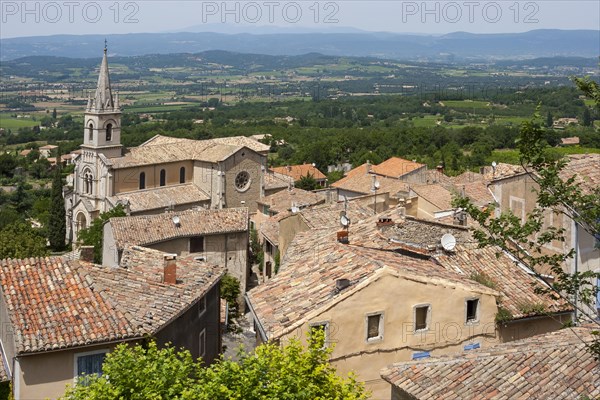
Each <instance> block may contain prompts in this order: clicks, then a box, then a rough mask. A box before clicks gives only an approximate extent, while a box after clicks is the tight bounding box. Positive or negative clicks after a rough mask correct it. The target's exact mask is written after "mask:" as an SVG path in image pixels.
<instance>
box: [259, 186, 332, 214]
mask: <svg viewBox="0 0 600 400" xmlns="http://www.w3.org/2000/svg"><path fill="white" fill-rule="evenodd" d="M324 202H325V197H324V196H323V195H322V194H317V193H313V192H309V191H306V190H302V189H299V188H292V189H290V190H286V189H284V190H280V191H279V192H277V193H273V194H272V195H269V196H267V197H263V198H262V199H261V200H259V201H258V203H259V204H264V205H267V206H269V210H270V211H272V212H274V213H280V212H282V211H286V210H289V209H290V208H291V207H292V204H295V205H296V207H298V208H304V207H307V206H312V205H316V204H321V203H324Z"/></svg>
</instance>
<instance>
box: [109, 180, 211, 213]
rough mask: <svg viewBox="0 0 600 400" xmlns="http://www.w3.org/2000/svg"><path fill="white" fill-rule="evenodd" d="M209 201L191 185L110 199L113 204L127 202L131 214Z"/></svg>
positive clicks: (156, 189)
mask: <svg viewBox="0 0 600 400" xmlns="http://www.w3.org/2000/svg"><path fill="white" fill-rule="evenodd" d="M209 200H210V197H209V196H208V195H207V194H206V193H204V192H203V191H202V190H200V188H198V187H197V186H196V185H194V184H193V183H187V184H183V185H174V186H163V187H158V188H152V189H143V190H136V191H133V192H126V193H118V194H116V195H115V196H112V197H110V201H111V203H113V204H117V203H118V202H121V203H126V202H127V201H129V209H130V210H131V212H132V213H136V212H141V211H147V210H156V209H160V208H166V207H169V206H172V205H174V204H176V205H184V204H194V203H202V202H207V201H209Z"/></svg>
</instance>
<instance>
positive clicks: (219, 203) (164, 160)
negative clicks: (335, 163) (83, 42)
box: [64, 48, 288, 241]
mask: <svg viewBox="0 0 600 400" xmlns="http://www.w3.org/2000/svg"><path fill="white" fill-rule="evenodd" d="M84 124H85V125H84V132H83V135H84V141H83V145H81V151H80V154H78V155H77V156H76V157H75V158H74V159H73V163H74V164H75V171H74V175H73V177H72V180H71V182H72V186H67V187H66V188H65V193H64V194H65V207H66V210H67V239H68V240H69V241H76V240H77V232H78V231H79V230H81V229H83V228H86V227H88V226H89V224H90V223H91V221H92V220H93V219H95V218H97V217H98V216H99V215H100V213H103V212H106V211H109V210H111V209H112V208H114V207H116V206H117V205H118V204H122V205H123V207H124V208H125V210H126V212H127V214H128V215H148V214H160V213H164V212H165V211H181V210H188V209H194V208H196V209H197V208H199V207H201V208H205V209H221V208H229V207H248V208H249V211H250V212H254V211H255V210H256V207H257V203H256V202H257V201H258V200H259V199H260V198H262V197H263V196H264V195H265V190H267V191H268V192H271V193H272V192H273V190H280V189H283V188H286V187H287V186H288V182H286V181H283V180H282V181H281V182H279V180H278V179H277V178H276V177H274V176H272V175H273V174H272V173H269V172H268V171H267V154H268V151H269V146H268V145H265V144H262V143H260V142H258V141H255V140H253V139H251V138H247V137H244V136H237V137H226V138H216V139H209V140H191V139H179V138H172V137H166V136H161V135H157V136H154V137H153V138H151V139H149V140H148V141H146V142H144V143H142V144H141V145H139V146H137V147H134V148H127V149H126V148H124V147H123V146H122V145H121V109H120V105H119V97H118V93H116V94H115V95H113V91H112V88H111V83H110V74H109V68H108V58H107V50H106V48H105V49H104V57H103V59H102V63H101V65H100V76H99V77H98V85H97V88H96V92H95V95H94V96H93V97H92V96H90V97H89V98H88V102H87V106H86V109H85V114H84Z"/></svg>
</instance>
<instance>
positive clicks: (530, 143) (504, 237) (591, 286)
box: [455, 79, 600, 319]
mask: <svg viewBox="0 0 600 400" xmlns="http://www.w3.org/2000/svg"><path fill="white" fill-rule="evenodd" d="M576 82H577V83H578V85H580V87H582V88H583V89H584V90H585V92H586V94H587V95H589V96H590V97H593V98H594V99H595V100H596V101H597V102H598V101H600V93H599V91H598V84H597V83H595V82H593V81H589V80H585V79H584V80H576ZM517 147H518V150H519V153H520V163H521V165H522V167H523V168H524V169H525V171H526V172H527V173H528V175H529V177H530V178H531V179H532V180H533V181H534V182H535V184H536V187H537V189H536V192H537V204H536V206H535V208H534V209H533V210H532V211H531V212H530V213H529V214H528V215H527V218H526V220H525V221H524V222H522V221H521V218H519V217H517V216H515V215H514V214H512V213H511V212H503V213H501V214H500V215H499V216H497V217H493V215H494V207H489V208H487V209H484V210H480V209H479V208H478V207H476V206H474V205H473V204H471V202H470V201H469V200H468V199H465V198H460V199H456V200H455V205H457V206H458V207H460V208H463V209H465V210H466V211H467V212H468V214H469V215H470V216H471V217H472V218H473V219H474V220H475V221H476V222H477V223H478V224H479V226H480V227H479V229H477V230H476V231H475V232H474V236H475V238H476V239H477V240H478V242H479V246H480V247H484V246H490V245H495V246H499V247H500V248H502V249H504V250H507V251H509V252H511V253H512V254H513V255H515V257H517V258H518V259H520V260H521V261H523V262H525V263H526V264H528V265H529V267H530V268H531V269H532V270H533V271H534V273H536V275H537V276H538V277H540V278H541V274H540V273H539V271H540V270H541V268H542V267H548V268H550V270H551V271H552V274H553V275H554V283H553V284H552V285H551V286H549V287H538V288H537V290H538V291H539V292H542V293H546V294H548V295H551V296H563V297H565V298H566V299H567V300H569V301H571V304H572V305H573V306H574V307H576V308H577V309H579V310H580V311H581V312H582V313H584V314H585V312H586V311H585V310H584V309H580V307H579V303H580V302H581V303H583V304H586V305H590V304H591V303H592V301H593V300H592V299H593V298H594V296H595V295H596V293H597V291H598V288H597V287H596V286H595V282H596V280H597V279H598V278H599V277H600V274H599V273H595V272H593V271H583V272H582V271H577V272H575V273H572V274H570V273H568V272H566V271H565V270H564V269H563V266H564V265H565V264H566V263H567V262H568V261H569V260H570V259H572V258H573V257H575V256H576V249H573V248H571V249H570V250H569V251H566V252H564V253H563V252H547V251H544V247H545V246H546V245H548V244H550V243H552V242H553V241H559V242H565V240H566V239H565V233H566V232H565V229H564V227H562V226H559V227H556V226H546V224H544V220H545V218H546V216H547V215H548V214H549V213H554V214H555V215H564V216H567V217H568V218H569V219H570V220H572V221H573V222H574V223H575V226H576V228H575V229H578V230H581V231H585V232H588V233H589V234H590V235H594V234H597V233H598V232H600V223H599V222H600V188H595V189H593V190H592V191H591V192H588V191H585V190H583V189H582V187H581V186H580V184H579V183H578V181H577V177H575V176H567V177H565V176H564V175H566V174H564V173H563V171H564V170H565V166H566V163H567V160H565V159H564V158H560V157H557V156H556V153H554V152H552V151H550V149H549V147H548V146H547V143H546V142H545V140H544V131H543V130H542V129H541V127H540V124H539V113H536V114H535V115H534V118H533V119H532V120H530V121H526V122H524V123H523V124H522V126H521V130H520V135H519V138H518V140H517ZM531 307H534V308H536V311H540V310H537V308H539V307H537V306H535V305H532V306H531ZM531 307H526V308H527V309H528V310H529V308H531ZM588 317H589V318H590V319H593V316H591V315H590V316H588Z"/></svg>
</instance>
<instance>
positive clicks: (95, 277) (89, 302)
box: [0, 248, 224, 400]
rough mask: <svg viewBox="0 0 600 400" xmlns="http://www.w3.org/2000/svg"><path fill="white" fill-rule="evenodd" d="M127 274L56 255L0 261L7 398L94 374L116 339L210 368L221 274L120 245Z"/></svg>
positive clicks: (0, 338) (41, 393)
mask: <svg viewBox="0 0 600 400" xmlns="http://www.w3.org/2000/svg"><path fill="white" fill-rule="evenodd" d="M125 252H126V254H124V258H126V259H127V260H129V261H128V262H127V268H109V267H102V266H99V265H94V264H91V263H88V262H85V261H81V260H80V261H65V260H64V259H62V258H60V257H46V258H30V259H25V260H11V259H8V260H3V261H1V262H0V265H1V272H0V273H1V286H0V319H1V321H2V324H3V327H4V329H3V330H2V332H1V333H0V345H1V346H0V348H1V350H2V351H1V353H2V365H3V367H4V368H5V371H6V373H7V378H8V379H9V380H11V382H12V389H13V395H14V398H15V400H20V399H38V398H51V399H55V398H57V397H60V396H61V395H63V394H64V391H65V387H66V385H67V384H73V383H75V382H76V380H77V377H78V376H79V375H81V374H83V373H85V374H99V373H101V371H102V370H101V368H102V362H103V359H104V356H105V355H106V354H107V353H108V352H110V351H111V350H112V349H113V348H114V347H115V346H116V345H118V344H119V343H135V342H141V341H143V340H146V338H147V337H149V336H150V337H154V338H155V339H156V341H157V343H158V344H159V346H164V345H165V344H166V343H168V342H170V343H172V345H173V346H175V347H178V348H179V347H184V348H186V349H187V350H189V351H190V352H191V354H192V356H193V357H194V358H198V357H201V358H202V359H203V360H204V361H205V362H206V363H208V364H210V363H211V362H213V360H215V359H216V358H217V357H218V356H219V354H220V351H221V333H220V332H221V328H220V302H219V282H220V279H221V277H222V275H223V273H224V271H223V268H221V267H218V266H213V265H209V264H206V263H201V262H198V261H194V260H193V259H192V260H178V259H177V257H176V256H174V255H166V254H164V253H162V252H158V251H155V250H150V249H142V248H128V249H126V250H125Z"/></svg>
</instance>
